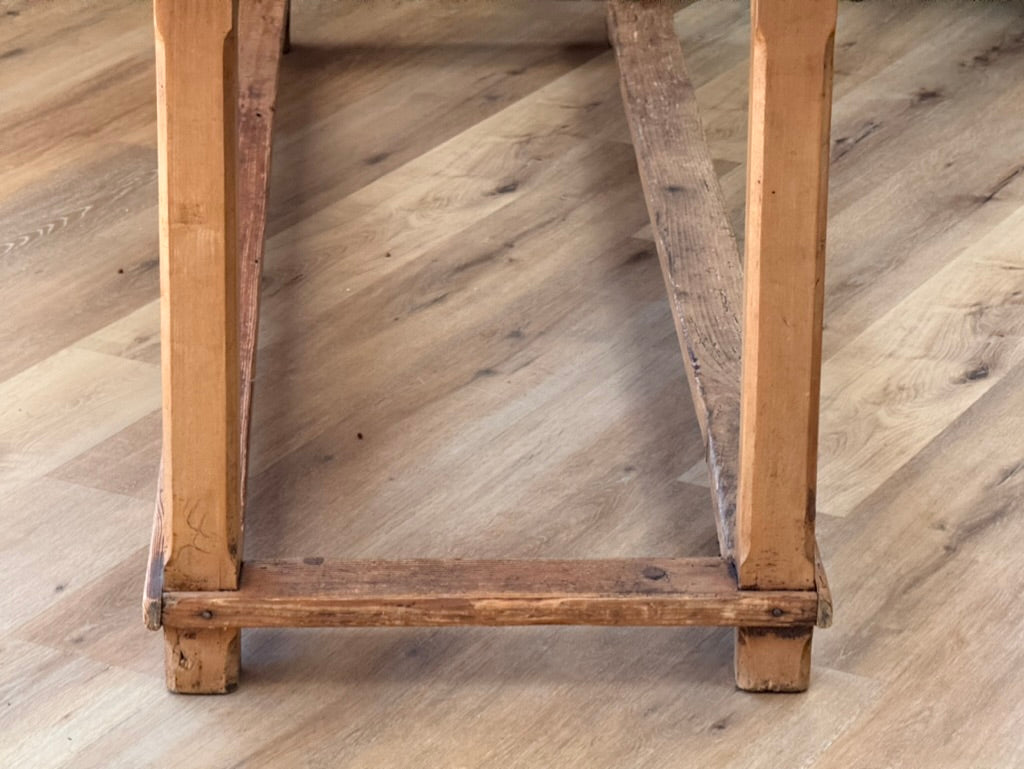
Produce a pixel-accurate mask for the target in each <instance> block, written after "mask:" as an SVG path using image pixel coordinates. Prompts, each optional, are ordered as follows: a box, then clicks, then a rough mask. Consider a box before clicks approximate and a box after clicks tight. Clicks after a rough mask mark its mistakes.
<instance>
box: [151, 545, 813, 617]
mask: <svg viewBox="0 0 1024 769" xmlns="http://www.w3.org/2000/svg"><path fill="white" fill-rule="evenodd" d="M595 570H596V571H595ZM573 573H578V574H579V577H578V579H576V580H575V583H574V584H572V585H570V584H568V582H567V577H566V575H570V574H573ZM493 574H499V576H498V577H491V576H489V575H493ZM439 575H440V578H439ZM616 575H618V576H616ZM549 577H550V584H546V580H548V578H549ZM163 612H164V622H165V623H166V624H169V625H173V626H174V627H178V628H214V627H373V626H406V627H427V626H452V625H489V626H503V625H634V626H684V625H702V626H751V625H752V626H758V627H792V626H811V625H813V624H814V622H815V621H816V618H817V614H818V597H817V595H816V593H815V592H814V591H768V590H747V591H744V590H739V589H737V588H736V587H735V581H734V579H733V577H732V574H731V572H730V570H729V566H728V564H727V563H725V562H724V561H723V560H721V559H719V558H691V559H609V560H601V561H593V560H589V561H588V560H584V561H551V560H542V561H537V560H522V561H492V560H481V561H469V560H466V561H461V560H459V561H452V560H436V559H422V560H415V561H324V560H323V559H318V558H313V559H297V560H287V561H251V562H246V563H245V564H244V567H243V570H242V582H241V585H240V587H239V589H238V590H222V591H204V592H170V593H165V594H164V601H163Z"/></svg>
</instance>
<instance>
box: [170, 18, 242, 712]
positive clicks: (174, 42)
mask: <svg viewBox="0 0 1024 769" xmlns="http://www.w3.org/2000/svg"><path fill="white" fill-rule="evenodd" d="M237 16H238V0H155V2H154V19H155V28H156V57H157V64H156V70H157V115H158V136H159V164H160V185H159V186H160V298H161V348H162V371H163V473H164V475H163V479H162V487H163V498H162V504H163V511H164V538H163V541H164V548H165V551H164V590H225V589H229V590H230V589H235V588H237V586H238V573H239V562H240V558H241V499H240V485H239V451H240V441H239V364H238V360H239V358H238V356H239V353H238V264H237V250H236V238H237V234H236V221H235V216H236V213H235V209H236V195H237V190H236V179H235V177H236V167H235V163H236V147H237V126H236V115H237V102H238V92H237V81H236V70H237V60H238V48H237V40H236V34H235V27H236V20H237ZM165 639H166V650H167V653H166V674H167V686H168V688H169V689H171V690H172V691H179V692H196V693H211V692H224V691H230V690H231V689H232V688H234V686H235V685H236V683H237V680H238V671H239V631H238V630H220V629H211V630H200V631H195V630H189V631H185V630H178V629H176V628H174V627H166V628H165Z"/></svg>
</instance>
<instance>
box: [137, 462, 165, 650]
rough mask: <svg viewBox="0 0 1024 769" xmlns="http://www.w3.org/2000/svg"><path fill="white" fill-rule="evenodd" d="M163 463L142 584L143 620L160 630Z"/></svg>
mask: <svg viewBox="0 0 1024 769" xmlns="http://www.w3.org/2000/svg"><path fill="white" fill-rule="evenodd" d="M163 475H164V474H163V464H162V463H161V467H160V474H159V476H158V480H157V484H156V486H157V488H156V505H155V506H154V510H153V532H152V534H151V535H150V540H149V556H148V559H147V561H146V578H145V581H144V582H143V585H142V620H143V622H144V623H145V624H146V627H147V628H148V629H149V630H159V629H160V626H161V625H162V623H163V618H162V613H163V592H164V505H163V484H162V482H161V481H160V480H159V479H160V478H163Z"/></svg>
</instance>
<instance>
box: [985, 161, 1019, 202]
mask: <svg viewBox="0 0 1024 769" xmlns="http://www.w3.org/2000/svg"><path fill="white" fill-rule="evenodd" d="M1022 171H1024V165H1021V166H1017V167H1016V168H1015V169H1013V171H1011V172H1010V173H1009V174H1007V175H1006V176H1004V177H1003V178H1002V179H1000V180H999V181H997V182H996V183H995V184H994V185H993V186H992V187H991V189H989V191H988V192H987V193H985V194H984V195H976V196H975V197H974V198H973V201H974V202H975V203H976V204H977V205H984V204H985V203H988V202H989V201H990V200H992V199H993V198H995V196H996V195H998V194H999V193H1000V192H1002V191H1003V190H1004V189H1005V188H1006V187H1007V186H1008V185H1009V184H1010V182H1012V181H1013V180H1014V179H1016V178H1017V177H1018V176H1020V174H1021V172H1022Z"/></svg>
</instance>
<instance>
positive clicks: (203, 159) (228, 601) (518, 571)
mask: <svg viewBox="0 0 1024 769" xmlns="http://www.w3.org/2000/svg"><path fill="white" fill-rule="evenodd" d="M288 15H289V14H288V9H287V2H286V0H246V1H245V2H242V3H239V0H155V20H156V34H157V78H158V106H159V110H158V112H159V115H158V117H159V121H158V123H159V146H160V156H159V158H160V243H161V300H162V326H161V335H162V343H163V346H162V349H163V358H162V368H163V385H164V388H163V392H164V396H163V397H164V401H163V416H164V433H163V437H164V443H163V459H162V466H161V473H160V488H159V494H158V500H157V506H156V516H155V520H154V526H153V540H152V546H151V549H150V559H149V568H148V571H147V578H146V586H145V597H144V616H145V620H146V625H147V627H150V628H152V629H158V628H160V627H161V626H162V627H163V628H164V631H165V638H166V658H165V664H166V673H167V685H168V688H170V689H171V690H172V691H178V692H196V693H211V692H225V691H230V690H232V689H233V688H234V687H235V686H236V685H237V682H238V675H239V668H240V663H239V648H240V644H239V637H240V629H241V628H243V627H362V626H370V625H381V626H411V625H416V626H440V625H537V624H561V625H651V626H677V625H725V626H733V627H736V628H737V638H736V682H737V685H738V686H740V687H741V688H744V689H749V690H754V691H800V690H803V689H805V688H806V687H807V684H808V677H809V670H810V644H811V636H812V630H813V627H814V626H815V625H817V626H819V627H825V626H827V625H828V624H830V622H831V617H832V606H831V597H830V595H829V592H828V587H827V582H826V581H825V578H824V571H823V569H822V566H821V561H820V558H819V557H818V554H817V549H816V545H815V539H814V499H815V478H816V456H817V417H818V390H819V376H820V366H821V315H822V296H823V280H822V277H823V268H824V223H825V211H826V202H825V200H826V195H825V191H826V187H827V161H828V129H829V113H830V104H831V60H832V38H833V33H834V27H835V16H836V3H835V0H791V2H788V3H785V4H768V3H766V2H762V1H761V0H754V1H753V19H752V24H753V28H754V33H753V35H752V41H753V42H752V47H751V51H752V54H751V95H750V104H751V111H750V137H749V162H748V183H747V225H746V227H747V238H746V244H747V253H746V276H745V277H746V282H745V285H744V271H743V269H742V266H741V259H740V254H739V252H738V250H737V247H736V241H735V238H734V237H733V234H732V232H731V230H730V228H729V225H728V223H727V220H726V216H725V212H724V207H723V204H722V196H721V192H720V190H719V187H718V179H717V177H716V175H715V172H714V168H713V166H712V163H711V158H710V155H709V153H708V149H707V144H706V141H705V138H704V134H703V129H702V127H701V122H700V117H699V114H698V112H697V107H696V99H695V97H694V92H693V88H692V87H691V85H690V83H689V80H688V79H687V76H686V71H685V66H684V62H683V54H682V50H681V49H680V46H679V42H678V39H677V37H676V35H675V33H674V31H673V28H672V5H671V4H670V3H668V2H665V3H660V4H659V3H648V2H639V1H638V0H637V1H635V2H634V0H609V2H608V30H609V37H610V39H611V42H612V44H613V45H614V47H615V50H616V53H617V55H618V61H619V68H620V73H621V83H622V95H623V104H624V107H625V111H626V116H627V119H628V121H629V126H630V130H631V133H632V136H633V144H634V147H635V149H636V155H637V165H638V168H639V171H640V178H641V180H642V182H643V187H644V193H645V196H646V199H647V206H648V209H649V211H650V216H651V222H652V225H653V228H654V236H655V240H656V243H657V248H658V254H659V257H660V262H661V268H662V273H663V275H664V278H665V283H666V287H667V289H668V294H669V300H670V302H671V306H672V310H673V315H674V317H675V321H676V328H677V331H678V334H679V341H680V346H681V349H682V353H683V360H684V364H685V368H686V372H687V376H688V379H689V383H690V392H691V394H692V396H693V401H694V406H695V408H696V411H697V416H698V419H699V421H700V425H701V430H702V432H703V435H704V441H705V447H706V457H707V464H708V471H709V475H710V481H711V488H712V502H713V507H714V511H715V519H716V523H717V529H718V535H719V544H720V551H721V557H720V558H683V559H611V560H576V561H557V560H519V561H516V560H512V561H502V560H491V561H471V560H415V561H331V560H325V559H324V558H321V557H307V558H302V559H297V560H284V561H243V559H242V536H241V534H242V515H243V512H244V508H245V478H246V470H247V461H248V437H249V426H250V424H251V413H252V383H253V378H254V370H255V352H256V330H257V325H258V313H259V284H260V274H261V266H262V259H263V242H264V231H265V223H266V199H267V192H268V180H269V177H270V174H269V170H270V148H271V129H272V122H273V114H274V102H275V97H276V91H277V71H278V60H279V55H280V53H281V51H282V48H283V47H284V45H285V42H286V41H285V34H286V33H285V30H286V28H287V23H288ZM236 73H237V74H236ZM741 307H742V308H743V309H742V310H741ZM741 315H742V318H743V320H742V323H741V320H740V319H741ZM239 396H240V397H239Z"/></svg>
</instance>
